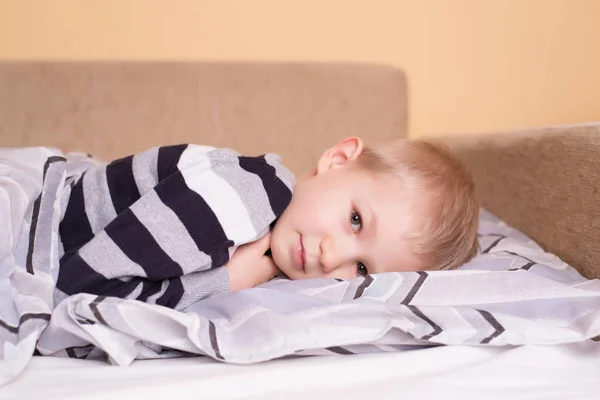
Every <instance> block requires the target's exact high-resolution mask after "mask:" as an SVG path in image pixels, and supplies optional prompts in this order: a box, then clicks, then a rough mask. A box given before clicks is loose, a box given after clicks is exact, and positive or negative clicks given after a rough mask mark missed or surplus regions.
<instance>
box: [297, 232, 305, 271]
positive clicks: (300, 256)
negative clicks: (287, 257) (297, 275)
mask: <svg viewBox="0 0 600 400" xmlns="http://www.w3.org/2000/svg"><path fill="white" fill-rule="evenodd" d="M294 265H295V266H296V268H298V269H299V270H300V271H302V272H306V269H305V266H306V256H305V255H304V244H303V243H302V235H299V236H298V244H297V245H296V247H295V248H294Z"/></svg>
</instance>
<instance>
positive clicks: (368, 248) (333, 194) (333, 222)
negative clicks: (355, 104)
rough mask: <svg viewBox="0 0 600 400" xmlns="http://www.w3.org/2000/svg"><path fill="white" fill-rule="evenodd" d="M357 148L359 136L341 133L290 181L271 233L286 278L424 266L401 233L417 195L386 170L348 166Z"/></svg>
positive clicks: (408, 228) (413, 219)
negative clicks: (306, 173) (311, 169)
mask: <svg viewBox="0 0 600 400" xmlns="http://www.w3.org/2000/svg"><path fill="white" fill-rule="evenodd" d="M361 151H362V142H361V141H360V139H357V138H350V139H346V140H345V141H343V142H341V143H340V144H338V145H337V146H335V147H333V148H332V149H330V150H328V151H327V152H325V154H323V156H322V157H321V159H320V160H319V163H318V165H317V169H316V171H315V173H314V174H313V175H312V176H310V177H308V178H306V179H304V180H299V181H298V183H297V184H296V187H295V189H294V194H293V196H292V201H291V203H290V205H289V206H288V208H287V209H286V210H285V212H284V213H283V215H282V216H281V217H280V219H279V220H278V221H277V224H276V225H275V228H274V229H273V232H272V235H271V253H272V255H273V259H274V261H275V264H277V266H278V267H279V268H280V269H281V271H282V272H283V273H284V274H286V275H287V276H288V277H289V278H291V279H304V278H341V279H352V278H355V277H357V276H360V275H365V274H367V273H370V274H373V273H380V272H391V271H398V272H402V271H416V270H422V269H424V268H423V266H422V265H421V263H420V262H419V260H418V259H417V257H416V256H415V255H414V254H412V252H411V250H410V243H409V242H408V241H407V240H406V239H405V238H404V236H405V235H406V234H408V233H410V232H412V231H413V230H414V229H415V228H416V227H417V224H418V222H419V219H420V218H421V217H420V216H419V215H417V214H421V213H416V212H415V210H416V209H417V207H416V205H417V203H416V202H417V201H418V200H415V199H414V198H413V199H411V198H410V197H411V196H410V194H408V193H403V191H402V188H401V186H400V185H399V184H398V183H396V182H394V181H393V179H392V178H390V177H385V176H377V175H375V174H374V173H372V172H370V171H366V170H364V169H362V168H360V167H356V166H355V167H352V168H351V167H350V161H353V160H355V159H356V158H357V157H358V155H360V152H361Z"/></svg>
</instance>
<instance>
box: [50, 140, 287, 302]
mask: <svg viewBox="0 0 600 400" xmlns="http://www.w3.org/2000/svg"><path fill="white" fill-rule="evenodd" d="M88 173H89V174H90V175H89V177H90V179H92V177H93V181H92V182H86V175H87V174H88ZM102 174H105V177H102V176H101V175H102ZM290 178H291V179H290ZM104 181H105V182H106V184H105V185H102V184H98V185H95V186H96V187H99V188H100V189H101V188H102V187H104V189H105V191H104V192H103V191H102V190H100V191H99V192H91V191H89V190H88V191H86V185H87V187H90V186H93V185H92V184H91V183H98V182H100V183H102V182H104ZM77 185H80V188H79V191H78V190H77ZM292 185H293V176H291V174H290V173H289V171H287V170H286V169H285V168H284V167H283V166H282V165H281V164H280V161H279V159H278V158H277V157H276V156H273V155H267V156H263V157H241V156H239V155H238V154H237V153H235V152H233V151H231V150H227V149H213V148H208V147H203V146H194V145H189V146H171V147H166V148H155V149H151V150H149V151H147V152H143V153H139V154H136V155H134V156H132V157H128V158H125V159H121V160H118V161H116V162H113V163H111V164H109V165H108V166H106V169H105V172H102V170H101V169H100V168H99V169H97V170H94V171H87V172H86V174H85V175H84V176H83V177H82V178H81V179H80V181H79V182H77V184H76V185H75V186H74V187H73V190H72V196H71V199H70V201H69V204H68V207H67V211H66V213H65V218H64V219H63V222H62V223H61V239H62V240H63V244H64V247H65V255H64V256H63V257H62V259H61V267H60V274H59V279H58V282H57V287H58V289H59V290H61V291H63V292H65V293H66V294H74V293H78V292H88V293H97V294H99V295H100V294H101V295H109V296H111V295H112V296H118V297H126V298H136V299H139V300H143V301H147V302H152V303H154V302H156V303H158V304H163V305H166V306H168V307H173V308H180V307H181V305H182V303H188V302H189V301H190V298H194V299H196V300H198V299H200V298H203V297H207V296H209V295H211V294H219V293H223V292H227V291H228V290H229V284H230V282H229V275H228V273H227V272H228V271H227V270H226V269H223V268H219V267H222V266H224V265H226V264H227V263H228V261H229V259H230V256H231V253H232V252H233V249H234V248H236V247H237V246H240V245H243V244H245V243H248V242H253V241H255V240H257V239H259V238H260V237H263V236H264V235H265V234H266V233H267V232H268V230H269V225H270V224H271V223H272V222H273V221H274V220H275V218H277V217H278V216H279V215H280V214H281V212H283V209H285V207H286V206H287V204H288V202H289V200H290V198H291V187H292ZM82 192H83V193H82ZM78 193H80V195H79V196H78ZM86 193H87V194H88V198H87V199H86V196H85V195H86ZM91 193H94V196H95V197H96V198H95V199H93V200H94V201H92V200H90V199H89V195H90V194H91ZM81 194H83V195H81ZM103 196H104V200H109V201H110V204H108V206H111V207H112V208H113V209H112V210H109V211H108V212H106V211H104V212H99V213H97V214H94V213H95V211H96V210H98V204H99V203H101V201H100V200H102V197H103ZM99 198H100V200H98V199H99ZM86 200H87V201H86ZM106 203H107V201H104V204H105V207H106ZM100 208H101V207H100ZM109 208H110V207H109ZM111 211H112V212H114V216H113V219H112V220H110V221H108V222H106V223H105V224H104V227H102V229H100V230H96V229H98V228H99V227H100V226H101V225H102V223H101V222H99V220H100V219H102V218H100V217H104V218H106V219H108V214H110V213H111ZM90 214H91V215H90ZM71 222H75V223H76V224H79V225H85V226H84V228H86V229H83V230H81V229H79V230H78V229H74V230H73V229H71V228H73V224H71ZM92 225H93V226H94V227H95V228H96V229H93V228H92ZM81 232H83V233H84V234H85V235H87V237H82V236H81V235H79V236H78V234H80V233H81ZM85 235H84V236H85ZM81 242H83V243H82V244H80V243H81ZM79 244H80V245H79ZM236 271H237V272H236V274H237V275H236V278H235V279H236V280H237V279H238V278H239V276H240V275H239V267H238V268H236ZM232 283H234V282H232ZM190 296H191V297H190Z"/></svg>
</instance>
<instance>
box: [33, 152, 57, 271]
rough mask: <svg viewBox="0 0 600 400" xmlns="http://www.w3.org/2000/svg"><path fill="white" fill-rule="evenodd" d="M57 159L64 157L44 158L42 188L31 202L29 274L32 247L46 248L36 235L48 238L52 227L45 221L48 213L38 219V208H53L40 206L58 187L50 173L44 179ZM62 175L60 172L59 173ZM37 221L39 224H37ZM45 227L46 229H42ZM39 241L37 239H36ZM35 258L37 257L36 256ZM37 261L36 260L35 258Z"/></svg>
mask: <svg viewBox="0 0 600 400" xmlns="http://www.w3.org/2000/svg"><path fill="white" fill-rule="evenodd" d="M59 161H65V158H64V157H58V156H50V157H48V159H47V160H46V163H45V164H44V172H43V177H42V180H43V183H42V185H43V190H42V191H41V193H40V194H39V196H38V197H37V199H35V202H34V203H33V212H32V215H31V227H30V230H29V246H28V249H27V259H26V263H25V265H26V268H27V272H29V273H30V274H32V275H33V274H34V270H35V268H34V247H35V246H38V245H41V248H42V249H47V248H48V247H45V246H44V244H46V242H47V240H42V242H43V243H39V244H38V243H36V237H38V238H39V236H40V235H41V236H42V239H45V238H46V237H45V236H44V234H46V235H48V236H47V237H48V238H50V233H51V231H50V230H51V229H52V224H51V221H47V219H48V218H50V219H51V216H50V215H47V214H48V213H44V215H43V216H42V219H43V221H39V219H40V210H44V211H45V210H48V209H50V210H51V209H53V207H49V208H48V206H47V205H46V204H44V206H42V201H43V200H44V199H46V201H45V202H44V203H48V199H47V198H48V197H50V202H51V204H52V203H53V198H54V197H55V196H56V193H54V192H55V191H56V188H57V187H59V186H60V185H59V184H60V180H58V181H57V179H56V178H55V177H54V176H52V174H51V175H50V179H48V181H49V182H47V181H46V177H47V175H48V169H49V168H50V166H51V165H52V164H53V163H55V162H59ZM61 175H62V174H61ZM52 188H54V190H52ZM38 223H39V225H38ZM38 228H39V230H41V231H45V232H39V233H38ZM44 228H46V229H44ZM38 241H39V240H38ZM36 258H37V257H36ZM44 258H45V259H47V258H48V257H44ZM36 261H37V260H36ZM35 264H36V265H45V266H47V267H49V265H48V264H44V263H43V262H42V263H35Z"/></svg>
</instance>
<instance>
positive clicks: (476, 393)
mask: <svg viewBox="0 0 600 400" xmlns="http://www.w3.org/2000/svg"><path fill="white" fill-rule="evenodd" d="M0 398H1V399H2V400H12V399H28V400H29V399H44V400H54V399H60V400H65V399H87V400H91V399H129V400H132V399H144V400H148V399H165V398H166V399H177V400H184V399H230V398H249V399H285V400H292V399H305V398H306V399H309V398H310V399H321V398H323V399H327V400H331V399H338V398H339V399H344V400H348V399H364V398H370V399H373V400H374V399H388V398H390V399H391V398H403V399H437V398H444V399H461V400H466V399H477V400H480V399H482V398H485V399H503V400H505V399H507V398H510V399H511V400H518V399H561V400H564V399H569V400H574V399H595V400H596V399H598V398H600V342H592V341H588V342H583V343H577V344H569V345H560V346H523V347H516V348H492V347H463V346H448V347H437V348H430V349H424V350H413V351H407V352H399V353H382V354H370V355H354V356H331V357H327V356H324V357H306V358H290V359H281V360H274V361H269V362H265V363H262V364H253V365H232V364H223V363H219V362H215V361H212V360H211V359H209V358H199V357H197V358H186V359H163V360H146V361H136V362H134V363H133V364H132V365H131V366H129V367H115V366H110V365H108V364H106V363H102V362H94V361H82V360H73V359H62V358H51V357H35V358H34V360H33V362H32V363H31V364H30V365H29V367H28V368H27V370H26V372H25V373H24V374H23V375H22V376H21V377H20V378H19V379H17V380H16V381H15V382H13V383H12V384H9V385H7V386H5V387H3V388H0Z"/></svg>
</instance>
